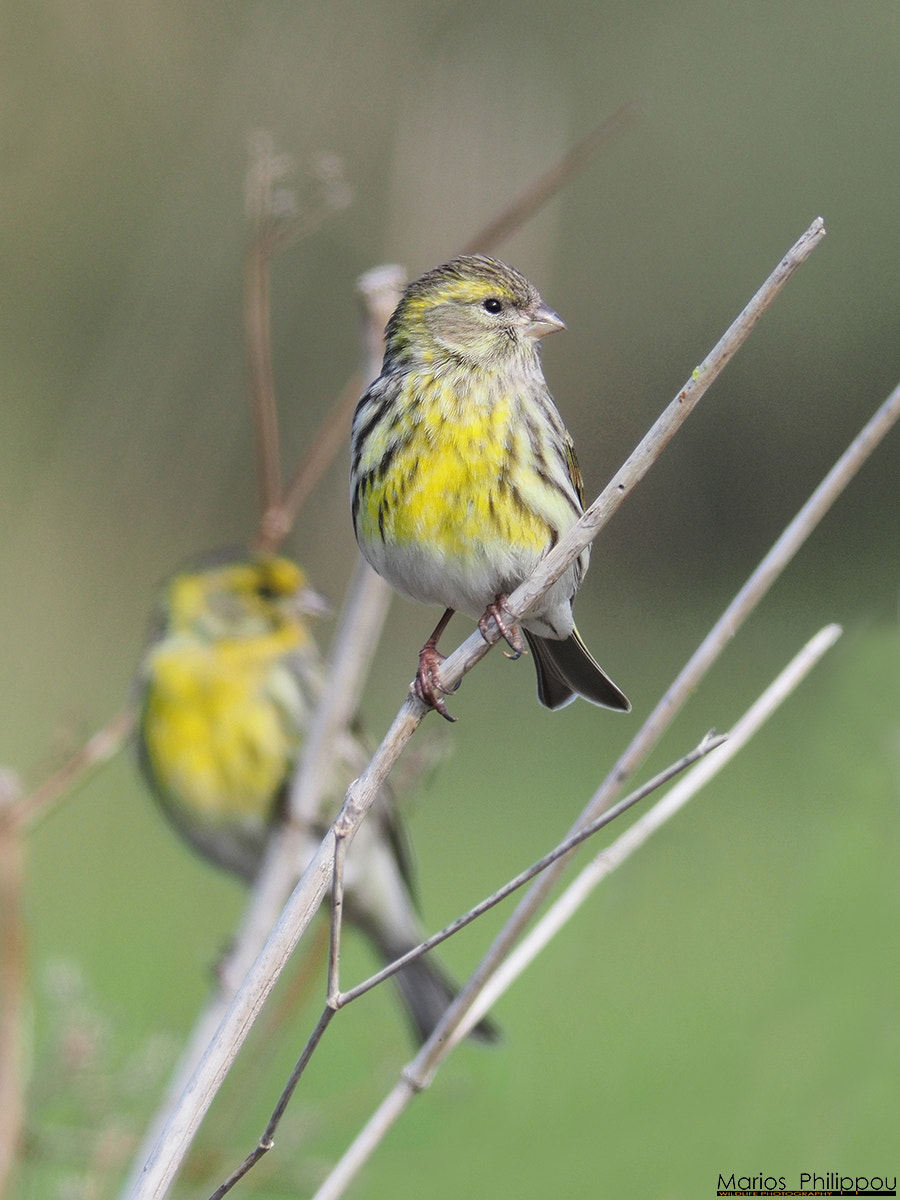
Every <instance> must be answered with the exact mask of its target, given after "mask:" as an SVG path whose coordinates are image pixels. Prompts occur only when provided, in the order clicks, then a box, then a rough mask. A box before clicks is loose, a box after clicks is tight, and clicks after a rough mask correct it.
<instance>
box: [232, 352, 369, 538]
mask: <svg viewBox="0 0 900 1200" xmlns="http://www.w3.org/2000/svg"><path fill="white" fill-rule="evenodd" d="M364 387H365V380H364V379H363V376H362V373H361V372H356V374H354V375H351V376H350V378H349V380H348V381H347V383H346V384H345V385H344V388H343V390H342V391H341V394H340V396H339V397H338V399H337V401H336V403H335V404H334V406H333V407H332V409H331V410H330V411H329V412H328V414H327V416H326V417H325V419H324V420H323V421H322V424H321V425H320V426H319V428H318V430H317V431H316V433H315V434H314V435H313V438H312V442H311V443H310V447H309V450H307V452H306V454H304V455H303V457H302V458H301V459H300V461H299V463H298V464H297V466H296V467H295V469H294V474H293V475H292V477H291V479H290V482H289V483H288V485H287V487H286V488H285V491H284V495H283V496H281V497H280V498H279V499H278V501H277V502H276V503H275V504H274V505H272V507H270V508H269V509H267V510H266V511H265V512H264V513H263V517H262V521H261V522H260V527H259V533H258V534H257V538H256V541H255V543H254V549H255V550H257V551H259V552H261V553H264V554H273V553H274V552H275V551H276V550H277V549H278V547H279V546H280V545H281V543H282V542H283V541H284V539H285V538H286V537H287V535H288V534H289V533H290V531H291V529H293V527H294V524H295V522H296V520H297V517H298V516H299V514H300V511H301V509H302V508H303V505H304V504H305V503H306V501H307V500H308V499H309V497H310V496H311V495H312V493H313V492H314V491H315V490H316V488H317V487H318V486H319V484H320V483H321V482H322V479H323V478H324V477H325V473H326V472H327V470H328V468H329V467H330V466H331V464H332V462H333V461H334V458H335V456H336V455H337V453H338V452H339V451H340V449H341V448H342V446H344V445H345V444H346V441H347V430H348V429H349V428H350V418H351V417H352V416H353V410H354V408H355V407H356V404H357V401H358V400H359V397H360V395H361V394H362V390H363V388H364Z"/></svg>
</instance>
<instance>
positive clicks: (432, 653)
mask: <svg viewBox="0 0 900 1200" xmlns="http://www.w3.org/2000/svg"><path fill="white" fill-rule="evenodd" d="M445 657H446V656H445V655H443V654H441V652H440V650H438V648H437V646H436V645H435V644H434V641H433V640H431V639H429V640H428V641H427V642H426V643H425V645H424V646H423V647H422V650H421V652H420V654H419V669H418V671H416V677H415V679H414V680H413V691H414V692H415V693H416V695H417V696H418V697H419V699H420V700H421V701H422V703H423V704H427V705H428V707H429V708H434V709H436V710H437V711H438V712H439V713H440V714H441V716H442V717H443V718H444V720H445V721H455V720H456V717H454V716H453V715H452V713H450V712H449V711H448V709H447V705H446V703H445V701H444V697H445V696H449V695H450V692H451V691H456V689H455V688H449V689H448V688H445V687H442V686H441V684H440V682H439V678H438V676H439V674H440V669H441V663H442V662H443V661H444V658H445Z"/></svg>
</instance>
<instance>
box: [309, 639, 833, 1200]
mask: <svg viewBox="0 0 900 1200" xmlns="http://www.w3.org/2000/svg"><path fill="white" fill-rule="evenodd" d="M840 632H841V631H840V628H839V627H838V626H836V625H832V626H829V627H827V628H826V629H824V630H822V631H821V632H820V633H819V634H817V635H816V637H815V638H813V639H812V641H811V642H809V643H808V644H807V645H806V646H805V647H804V648H803V649H802V650H801V651H800V653H799V654H798V655H797V656H796V657H795V658H794V660H793V661H792V662H791V663H789V664H788V666H787V667H786V668H785V669H784V671H782V672H781V674H780V675H779V676H778V678H777V679H776V680H775V681H774V682H773V683H772V684H771V685H770V686H769V687H768V688H767V689H766V691H765V692H764V693H763V695H762V696H760V698H759V699H758V700H757V701H756V702H755V703H754V704H753V705H752V706H751V708H750V709H748V710H747V712H746V713H745V714H744V716H743V717H742V718H741V719H740V721H739V722H738V724H737V725H736V726H735V728H734V729H733V730H732V732H731V733H730V734H729V736H728V738H727V739H725V741H724V744H722V745H720V746H718V747H717V748H716V749H715V751H714V752H713V753H712V754H710V755H709V757H708V758H705V759H703V760H702V761H701V762H698V763H697V764H696V766H694V767H693V769H692V770H691V772H690V773H689V774H688V775H687V776H685V777H684V778H683V779H682V780H680V781H679V782H678V783H677V784H676V785H675V786H674V787H673V788H672V789H671V791H670V792H668V793H667V794H666V795H665V796H664V797H663V798H662V799H661V800H659V801H658V802H657V803H656V804H655V805H654V806H653V808H652V809H651V810H650V811H649V812H648V813H646V814H645V815H644V816H643V817H641V818H640V820H639V821H637V822H636V823H635V824H634V825H633V826H632V827H631V828H630V829H628V830H626V832H625V833H623V834H622V836H621V837H620V838H618V839H617V840H616V841H615V842H614V843H613V844H612V845H611V846H609V847H607V849H605V850H603V851H601V853H600V854H599V855H598V856H597V858H596V859H594V861H593V862H592V863H591V864H590V865H589V866H588V867H586V868H585V870H584V871H583V872H582V873H581V874H580V875H579V876H578V878H577V879H575V880H574V881H573V883H572V884H571V885H570V886H569V888H568V889H567V890H566V892H565V893H563V895H562V896H561V897H560V898H559V900H558V901H557V902H556V904H555V905H554V906H553V908H552V909H550V911H549V912H548V913H547V914H546V916H545V917H544V919H543V920H542V921H541V922H540V924H539V925H538V926H536V927H535V929H534V930H533V931H532V933H531V934H530V935H529V937H528V938H527V939H526V940H525V941H523V942H522V944H521V945H520V946H519V947H518V949H517V951H516V952H515V953H513V954H511V955H510V957H509V958H508V959H507V960H506V962H505V963H504V964H503V966H502V967H501V968H500V969H499V970H498V971H497V972H496V974H495V975H494V976H492V977H491V978H490V979H489V980H488V981H487V983H486V984H485V987H484V988H483V990H482V993H481V995H480V996H479V998H478V1001H477V1003H475V1004H473V1005H472V1007H471V1009H470V1011H469V1012H468V1013H467V1015H466V1017H465V1020H464V1021H463V1022H461V1023H460V1024H459V1025H458V1027H457V1028H456V1029H455V1030H454V1032H453V1033H452V1034H451V1035H450V1036H449V1038H448V1039H447V1040H446V1041H444V1042H443V1044H442V1049H441V1052H440V1058H439V1060H438V1061H436V1062H435V1063H434V1064H433V1066H432V1067H431V1069H430V1071H429V1075H428V1078H427V1080H424V1081H423V1080H422V1079H421V1078H420V1077H419V1076H418V1074H417V1072H416V1064H415V1063H413V1064H412V1065H411V1066H410V1067H409V1068H407V1069H406V1070H405V1071H404V1072H403V1073H402V1075H401V1078H400V1079H399V1080H398V1082H397V1083H396V1084H395V1085H394V1087H393V1088H392V1089H391V1091H390V1092H389V1093H388V1095H387V1096H386V1097H385V1099H384V1100H383V1101H382V1103H381V1104H380V1105H379V1107H378V1109H376V1111H375V1112H374V1113H373V1115H372V1117H371V1118H370V1119H369V1121H368V1122H367V1123H366V1125H365V1126H364V1127H363V1129H362V1130H361V1131H360V1133H359V1134H358V1136H357V1137H356V1138H355V1139H354V1141H353V1142H352V1144H351V1145H350V1146H349V1147H348V1149H347V1151H346V1153H345V1154H344V1156H343V1157H342V1158H341V1160H340V1161H339V1162H338V1163H337V1164H336V1165H335V1167H334V1169H333V1170H332V1172H331V1174H330V1175H329V1176H328V1178H327V1179H326V1180H325V1182H324V1183H323V1184H322V1186H321V1187H320V1188H319V1190H318V1191H317V1192H316V1194H315V1196H314V1197H313V1200H339V1198H340V1197H341V1196H343V1195H344V1193H345V1192H346V1190H347V1187H348V1185H349V1184H350V1182H351V1181H352V1180H353V1178H354V1177H355V1176H356V1175H357V1174H358V1173H359V1171H360V1169H361V1168H362V1167H363V1165H364V1164H365V1163H366V1161H367V1160H368V1159H369V1158H370V1157H371V1155H372V1153H373V1152H374V1151H375V1150H376V1149H377V1147H378V1146H379V1145H380V1144H381V1142H382V1141H383V1140H384V1137H385V1135H386V1133H387V1132H388V1130H389V1129H390V1128H391V1126H392V1125H393V1124H394V1122H395V1121H396V1120H397V1119H398V1117H400V1116H401V1115H402V1113H403V1112H404V1111H405V1109H406V1108H407V1107H408V1106H409V1104H410V1102H411V1101H412V1100H413V1098H414V1097H415V1096H417V1095H418V1094H419V1092H420V1091H421V1090H422V1088H423V1087H424V1086H427V1084H428V1083H429V1082H430V1080H431V1078H432V1077H433V1075H434V1072H435V1070H436V1069H437V1066H438V1065H439V1063H440V1062H442V1061H443V1060H444V1059H445V1058H446V1057H447V1056H448V1055H449V1053H450V1052H451V1050H452V1049H453V1048H454V1047H455V1046H456V1045H457V1044H458V1042H459V1041H460V1040H461V1039H462V1038H463V1037H464V1036H465V1034H466V1033H467V1032H468V1031H469V1029H471V1028H472V1026H473V1025H474V1024H475V1023H476V1022H477V1021H478V1020H480V1019H481V1017H483V1016H484V1014H485V1013H486V1012H487V1011H488V1009H489V1008H490V1007H491V1005H492V1004H493V1003H494V1001H495V1000H496V999H497V997H498V996H499V995H501V994H502V992H503V991H505V990H506V988H507V987H509V985H510V984H511V983H512V981H513V980H514V979H516V978H517V977H518V976H519V975H520V974H521V973H522V971H524V969H525V967H526V966H528V965H529V964H530V963H531V962H532V961H533V960H534V958H535V957H536V955H537V954H538V953H539V951H540V950H541V949H543V947H544V946H545V945H546V944H547V942H548V941H549V940H550V938H552V937H553V936H554V934H555V933H556V932H557V931H558V929H559V928H560V927H561V926H562V925H563V924H564V923H565V922H566V921H567V920H568V919H569V918H570V917H571V916H572V914H573V913H574V912H576V911H577V909H578V908H579V907H580V906H581V904H582V903H583V902H584V900H585V899H586V898H587V896H588V895H589V894H590V892H591V891H593V889H594V887H596V885H597V884H598V883H600V882H601V880H602V879H604V878H606V876H607V875H609V874H611V872H612V871H613V870H615V868H616V867H618V866H621V864H622V863H623V862H625V860H626V859H627V858H629V857H630V856H631V854H633V853H634V852H635V850H637V849H639V848H640V846H642V845H643V844H644V842H646V840H647V839H648V838H649V837H650V835H651V834H652V833H653V832H655V831H656V830H657V829H658V828H660V827H661V826H662V825H663V824H664V823H665V822H666V821H667V820H669V819H670V818H671V817H672V816H674V815H675V813H676V812H678V811H679V810H680V809H681V808H682V807H683V806H684V805H685V804H686V803H687V801H688V800H689V799H691V798H692V797H693V796H694V795H695V794H696V792H697V791H699V789H700V788H701V787H702V786H703V785H704V784H705V783H706V782H708V780H709V779H711V778H712V777H713V776H714V775H715V774H716V773H717V772H718V771H719V770H721V768H722V767H723V766H724V765H725V763H726V762H728V761H730V759H731V758H732V757H733V756H734V754H735V753H736V752H737V751H738V750H739V749H741V747H743V746H744V745H745V744H746V743H747V741H748V740H749V738H750V737H752V735H753V734H754V733H755V732H756V731H757V729H758V728H759V727H760V725H761V724H762V723H763V721H765V720H766V719H767V718H768V717H769V716H770V715H771V714H772V712H774V711H775V709H776V708H777V707H778V706H779V705H780V704H781V703H782V702H783V701H784V700H785V699H786V698H787V696H788V695H790V693H791V692H792V691H793V690H794V689H795V688H796V687H797V685H798V684H799V683H800V682H801V680H802V679H804V678H805V676H806V675H807V674H808V673H809V671H810V670H812V668H813V667H814V666H815V664H816V663H817V662H818V661H819V659H820V658H821V657H822V655H823V654H824V653H825V652H826V651H827V650H828V649H829V647H830V646H832V645H833V644H834V642H835V640H836V639H837V637H839V636H840Z"/></svg>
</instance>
